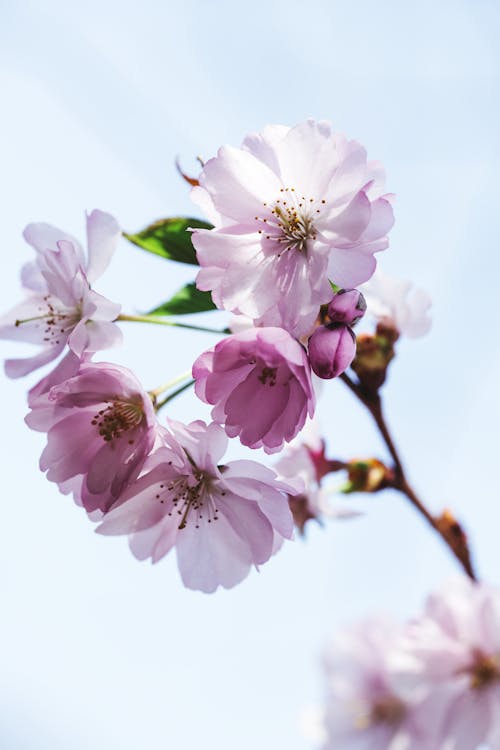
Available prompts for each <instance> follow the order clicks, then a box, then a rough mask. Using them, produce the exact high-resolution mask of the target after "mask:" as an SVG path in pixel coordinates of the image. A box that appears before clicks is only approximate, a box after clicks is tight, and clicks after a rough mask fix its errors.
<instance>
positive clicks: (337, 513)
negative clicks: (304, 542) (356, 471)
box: [273, 419, 360, 534]
mask: <svg viewBox="0 0 500 750" xmlns="http://www.w3.org/2000/svg"><path fill="white" fill-rule="evenodd" d="M344 466H345V465H344V464H343V463H342V462H341V461H335V460H328V459H327V458H326V456H325V451H324V443H323V441H322V440H321V438H320V434H319V430H318V425H317V422H316V420H313V419H309V420H308V421H307V422H306V426H305V428H304V429H303V430H302V432H301V433H300V435H299V436H298V437H297V438H296V439H295V440H294V442H293V443H292V444H291V445H288V446H286V448H285V450H284V451H283V453H282V455H281V456H280V457H279V459H278V460H277V461H276V463H275V464H274V467H273V468H274V469H275V470H276V471H277V472H278V475H279V477H280V478H282V479H284V480H285V481H290V480H294V481H296V480H297V479H299V480H300V481H301V482H302V483H303V486H304V489H303V491H301V492H299V493H296V494H294V495H291V496H290V497H289V504H290V509H291V511H292V515H293V520H294V523H295V526H296V527H297V528H298V530H299V532H300V534H304V529H305V525H306V523H307V522H308V521H312V520H314V521H318V522H319V523H321V522H322V520H323V519H324V518H331V519H346V518H355V517H356V516H359V515H360V514H359V513H358V512H357V511H355V510H353V509H352V508H345V507H342V506H340V505H337V504H335V505H333V504H332V503H331V502H330V500H329V496H330V493H329V492H328V491H327V490H325V489H324V488H322V487H321V481H322V479H323V478H324V477H325V476H327V474H329V473H330V472H332V471H340V470H341V469H343V468H344Z"/></svg>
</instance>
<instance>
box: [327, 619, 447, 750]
mask: <svg viewBox="0 0 500 750" xmlns="http://www.w3.org/2000/svg"><path fill="white" fill-rule="evenodd" d="M402 634H403V631H402V629H400V628H399V627H398V626H396V625H395V624H393V623H390V622H386V621H385V620H375V619H372V620H368V621H366V622H363V623H360V624H358V625H357V626H354V627H352V628H350V629H348V630H345V631H341V632H339V633H337V635H336V637H335V638H334V640H333V642H332V644H331V647H330V649H329V651H328V653H327V656H326V660H325V666H326V676H327V693H326V706H325V714H324V716H325V730H326V736H327V740H326V742H325V744H324V745H323V748H324V750H340V749H341V750H437V746H436V745H434V744H432V742H429V738H428V735H427V732H426V720H427V718H428V714H429V707H428V708H427V714H426V713H425V712H423V711H422V704H423V701H424V700H425V697H426V692H425V688H423V687H422V686H421V685H420V684H419V676H420V665H419V662H418V660H417V659H415V658H414V657H412V656H411V655H409V654H408V653H406V652H405V651H404V650H403V649H402V648H401V647H400V645H399V643H400V640H401V638H402Z"/></svg>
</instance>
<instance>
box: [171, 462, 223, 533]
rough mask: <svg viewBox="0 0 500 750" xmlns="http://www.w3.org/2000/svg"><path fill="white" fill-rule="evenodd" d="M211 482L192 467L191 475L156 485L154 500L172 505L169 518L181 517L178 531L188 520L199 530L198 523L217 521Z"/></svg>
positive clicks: (204, 474)
mask: <svg viewBox="0 0 500 750" xmlns="http://www.w3.org/2000/svg"><path fill="white" fill-rule="evenodd" d="M211 480H212V477H211V476H209V475H208V474H206V473H205V472H203V471H200V470H199V469H198V468H197V467H194V471H193V473H192V474H188V475H186V474H182V475H180V476H179V477H177V478H176V479H171V480H169V481H165V482H162V483H161V484H159V485H158V488H157V493H156V499H157V500H159V501H160V503H162V504H163V503H165V501H167V502H169V503H171V504H172V507H171V508H170V510H169V511H168V515H169V516H175V515H177V516H181V518H180V519H179V526H178V527H177V528H178V529H179V531H182V529H185V528H186V526H187V525H188V522H189V521H190V520H192V521H194V526H195V528H196V529H199V528H200V522H203V521H206V522H207V523H212V522H214V521H217V520H218V518H219V515H218V514H219V511H218V509H217V506H216V503H215V498H214V492H213V489H212V488H211ZM211 489H212V491H211ZM220 494H221V495H225V494H226V493H225V492H221V493H220Z"/></svg>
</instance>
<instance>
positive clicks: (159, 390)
mask: <svg viewBox="0 0 500 750" xmlns="http://www.w3.org/2000/svg"><path fill="white" fill-rule="evenodd" d="M189 377H191V370H186V372H183V373H182V375H178V376H177V377H176V378H172V380H168V381H167V382H166V383H164V384H163V385H160V386H158V388H154V389H153V390H151V391H148V393H149V395H150V396H151V398H152V399H153V402H154V403H156V399H157V398H158V396H160V395H161V394H162V393H164V392H165V391H168V390H169V389H170V388H173V387H174V385H177V384H178V383H182V381H183V380H187V379H188V378H189Z"/></svg>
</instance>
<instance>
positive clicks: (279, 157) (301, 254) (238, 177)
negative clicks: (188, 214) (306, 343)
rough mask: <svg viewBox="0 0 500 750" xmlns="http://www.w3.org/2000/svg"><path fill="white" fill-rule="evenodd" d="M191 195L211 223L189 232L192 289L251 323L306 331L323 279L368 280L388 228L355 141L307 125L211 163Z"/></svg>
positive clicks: (383, 204) (378, 173)
mask: <svg viewBox="0 0 500 750" xmlns="http://www.w3.org/2000/svg"><path fill="white" fill-rule="evenodd" d="M199 182H200V186H199V187H195V188H193V198H194V199H195V201H196V202H197V203H198V205H199V206H201V207H202V209H203V210H204V211H205V214H206V216H207V217H208V218H209V220H210V221H212V222H213V223H214V224H215V228H214V229H212V230H195V231H194V232H193V244H194V246H195V248H196V251H197V257H198V261H199V263H200V266H201V270H200V272H199V274H198V277H197V286H198V288H199V289H202V290H206V291H211V293H212V297H213V300H214V302H215V304H216V305H217V306H218V307H220V308H223V309H226V310H230V311H232V312H236V313H242V314H245V315H248V316H249V317H250V318H252V319H253V320H255V321H256V322H257V323H258V324H262V325H266V326H281V327H283V328H285V329H286V330H287V331H289V332H290V333H291V334H292V335H294V336H296V337H297V338H298V337H300V336H302V335H305V334H308V333H309V332H310V331H311V328H312V326H313V324H314V321H315V319H316V317H317V314H318V310H319V307H320V305H321V304H324V303H327V302H328V301H329V300H330V298H331V287H330V283H329V279H331V280H332V281H334V282H335V283H336V284H339V285H341V286H346V287H350V286H355V285H357V284H359V283H361V282H363V281H366V280H367V279H369V278H370V276H371V275H372V274H373V272H374V270H375V266H376V262H375V259H374V253H375V252H378V251H380V250H384V249H385V248H386V247H387V245H388V240H387V237H386V234H387V232H388V231H389V229H390V228H391V226H392V224H393V214H392V208H391V205H390V202H389V196H383V195H382V192H383V191H382V186H383V172H382V169H381V167H380V165H379V164H378V163H375V162H367V158H366V152H365V150H364V148H363V147H362V146H361V145H360V144H359V143H357V142H356V141H348V140H347V139H346V138H345V137H344V136H343V135H340V134H338V133H333V132H332V129H331V127H330V125H329V124H328V123H325V122H314V121H312V120H309V121H307V122H303V123H301V124H299V125H297V126H295V127H293V128H287V127H284V126H281V125H269V126H267V127H266V128H264V130H263V131H262V132H261V133H256V134H252V135H249V136H248V137H247V138H246V139H245V140H244V142H243V145H242V148H240V149H238V148H233V147H230V146H224V147H222V148H221V149H219V152H218V154H217V156H216V157H215V158H213V159H211V160H210V161H208V162H207V163H206V164H205V165H204V168H203V170H202V172H201V174H200V177H199Z"/></svg>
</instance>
